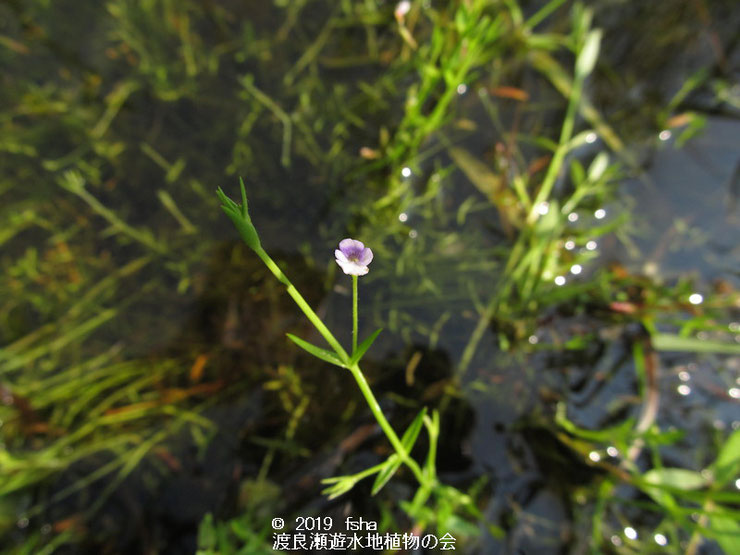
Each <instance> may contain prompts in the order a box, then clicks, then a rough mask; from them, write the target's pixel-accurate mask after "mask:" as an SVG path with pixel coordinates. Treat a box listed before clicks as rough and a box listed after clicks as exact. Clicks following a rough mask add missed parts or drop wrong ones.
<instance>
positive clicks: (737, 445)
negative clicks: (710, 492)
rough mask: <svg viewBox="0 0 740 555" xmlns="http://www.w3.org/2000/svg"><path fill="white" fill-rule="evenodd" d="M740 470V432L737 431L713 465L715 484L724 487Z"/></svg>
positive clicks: (723, 447)
mask: <svg viewBox="0 0 740 555" xmlns="http://www.w3.org/2000/svg"><path fill="white" fill-rule="evenodd" d="M738 468H740V430H735V431H734V432H732V435H731V436H730V437H729V438H727V441H725V444H724V445H723V446H722V448H721V449H720V451H719V455H718V456H717V460H716V461H714V464H712V472H713V473H714V480H715V484H716V485H718V486H720V487H721V486H724V485H725V484H727V483H728V482H729V481H730V480H732V479H733V478H734V477H735V476H737V473H738Z"/></svg>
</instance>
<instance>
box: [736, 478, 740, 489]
mask: <svg viewBox="0 0 740 555" xmlns="http://www.w3.org/2000/svg"><path fill="white" fill-rule="evenodd" d="M735 489H740V478H738V479H737V480H735Z"/></svg>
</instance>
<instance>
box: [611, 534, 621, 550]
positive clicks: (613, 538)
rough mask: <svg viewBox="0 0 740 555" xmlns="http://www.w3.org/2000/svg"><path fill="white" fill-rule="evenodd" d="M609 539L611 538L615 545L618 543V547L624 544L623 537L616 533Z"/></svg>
mask: <svg viewBox="0 0 740 555" xmlns="http://www.w3.org/2000/svg"><path fill="white" fill-rule="evenodd" d="M609 539H610V540H611V542H612V544H613V545H616V546H617V547H619V546H620V545H622V538H620V537H619V536H616V535H615V536H612V537H611V538H609Z"/></svg>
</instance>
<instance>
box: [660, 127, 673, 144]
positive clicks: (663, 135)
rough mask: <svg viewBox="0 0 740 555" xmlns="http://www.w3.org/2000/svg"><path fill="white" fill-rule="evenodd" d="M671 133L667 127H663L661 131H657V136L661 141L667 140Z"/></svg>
mask: <svg viewBox="0 0 740 555" xmlns="http://www.w3.org/2000/svg"><path fill="white" fill-rule="evenodd" d="M671 135H673V133H671V132H670V131H668V129H663V131H661V132H660V133H658V138H659V139H660V140H661V141H667V140H668V139H670V138H671Z"/></svg>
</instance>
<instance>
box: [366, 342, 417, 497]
mask: <svg viewBox="0 0 740 555" xmlns="http://www.w3.org/2000/svg"><path fill="white" fill-rule="evenodd" d="M378 331H380V330H378ZM426 413H427V409H426V407H424V408H423V409H421V410H420V411H419V414H417V415H416V418H414V421H413V422H411V424H409V427H408V428H406V431H405V432H404V433H403V436H401V443H402V444H403V447H404V449H406V453H411V449H413V447H414V444H415V443H416V439H417V438H418V437H419V432H420V431H421V427H422V425H423V423H424V416H426ZM400 466H401V457H399V456H398V453H393V454H392V455H391V456H390V457H388V460H387V461H386V463H385V466H384V467H383V469H382V470H381V471H380V472H379V473H378V475H377V476H376V477H375V482H373V489H372V491H371V493H370V495H375V494H376V493H378V492H379V491H380V490H381V489H383V486H385V485H386V484H387V483H388V480H390V479H391V478H392V477H393V475H394V474H395V473H396V471H397V470H398V468H399V467H400Z"/></svg>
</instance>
